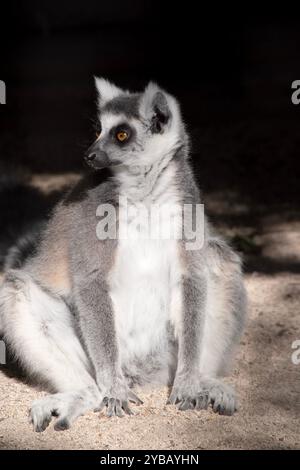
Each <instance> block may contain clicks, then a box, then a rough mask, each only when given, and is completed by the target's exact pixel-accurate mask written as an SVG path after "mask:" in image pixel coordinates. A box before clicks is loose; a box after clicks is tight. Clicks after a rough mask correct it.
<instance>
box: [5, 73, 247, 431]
mask: <svg viewBox="0 0 300 470" xmlns="http://www.w3.org/2000/svg"><path fill="white" fill-rule="evenodd" d="M98 86H99V95H100V97H101V101H100V112H102V114H101V116H102V118H103V119H105V115H110V114H113V115H115V116H116V117H117V116H118V114H119V113H121V114H122V116H123V118H124V116H126V117H127V118H128V119H130V125H131V126H134V127H135V132H136V141H135V142H134V144H128V145H129V146H128V147H127V148H126V147H122V148H121V147H120V148H119V149H118V150H116V145H115V144H111V143H107V139H108V132H109V130H107V131H106V134H105V133H104V136H103V140H102V141H101V139H99V148H100V147H105V149H104V148H101V150H103V151H104V150H105V151H106V152H107V155H108V157H109V158H110V160H112V159H114V158H116V159H117V160H118V161H121V164H118V165H117V166H115V167H114V166H113V167H112V168H110V169H109V170H103V171H101V172H94V173H90V174H88V175H87V176H86V177H84V178H83V179H82V180H81V181H80V182H79V183H78V184H77V185H76V186H75V187H74V188H73V189H72V190H71V191H70V192H69V193H68V194H67V195H66V196H65V198H64V199H63V200H62V201H61V202H60V203H59V204H58V206H57V207H56V209H55V210H54V212H53V214H52V217H51V219H50V221H49V223H48V225H47V227H46V230H45V231H44V232H43V236H42V239H41V240H40V243H39V244H38V246H37V247H35V249H34V250H33V251H32V252H31V255H30V256H29V257H28V258H27V259H26V260H25V262H24V264H23V265H22V267H21V269H19V270H8V271H7V273H6V276H5V280H4V283H3V285H2V287H1V289H0V328H1V330H2V331H3V333H4V337H5V339H6V341H7V342H8V343H9V345H10V346H11V348H12V350H13V351H14V353H15V355H16V357H17V358H18V359H19V360H20V361H22V363H23V364H24V366H25V367H26V368H27V370H28V372H29V373H31V374H32V375H33V376H35V378H36V379H37V380H39V381H40V382H42V383H44V384H45V383H46V384H47V386H48V389H50V390H51V391H52V392H54V394H53V395H49V396H48V397H44V398H42V399H40V400H38V401H36V402H34V404H33V406H32V408H31V412H30V417H31V422H32V423H33V426H34V429H35V430H36V431H43V430H44V429H45V428H46V427H47V426H48V424H49V423H50V421H51V419H52V417H53V416H54V417H57V416H58V421H57V423H56V429H57V430H62V429H67V428H68V427H69V426H70V425H71V424H72V422H73V421H74V419H76V418H77V416H79V415H80V414H82V413H84V412H86V411H87V410H88V409H98V410H100V409H102V408H106V410H107V414H108V416H112V415H116V416H122V414H123V413H126V414H132V411H131V408H130V406H129V403H130V402H132V403H135V404H136V405H139V404H141V401H140V400H139V399H138V397H136V395H135V394H134V393H133V392H132V390H131V389H130V388H131V387H132V386H134V385H135V384H139V385H143V384H145V383H153V382H161V381H164V382H165V383H168V384H169V385H171V386H172V391H171V394H170V397H169V403H171V404H178V407H179V409H180V410H186V409H189V408H195V409H199V410H200V409H206V408H207V407H208V406H211V407H212V408H213V410H214V411H215V412H218V413H220V414H228V415H229V414H232V413H233V412H234V411H235V410H236V408H237V403H236V399H235V395H234V392H233V390H232V389H231V388H230V387H229V386H228V385H225V384H224V383H223V382H222V381H221V380H220V379H219V376H220V375H221V374H222V373H223V372H224V371H225V369H226V368H228V366H229V362H230V359H231V356H232V352H233V350H234V346H235V345H236V344H237V342H238V340H239V338H240V335H241V332H242V330H243V326H244V320H245V310H246V308H245V292H244V288H243V284H242V277H241V268H240V260H239V258H238V256H237V255H236V254H235V253H234V252H233V251H232V250H231V248H230V247H229V246H228V245H227V244H226V243H225V242H224V241H223V240H222V239H220V238H219V237H217V236H216V235H215V234H214V232H213V230H212V228H211V227H210V225H209V223H208V222H207V221H206V223H205V240H204V245H203V247H202V248H201V249H197V250H195V251H187V250H185V248H184V242H185V240H182V241H180V242H178V244H177V248H176V250H177V251H178V254H179V255H178V259H177V258H176V259H175V258H174V260H173V257H171V258H170V259H169V258H166V259H167V261H166V262H168V263H170V264H169V265H167V272H169V273H170V274H169V278H170V277H171V278H172V279H173V277H174V276H175V277H174V280H173V281H172V283H173V284H170V282H171V281H170V279H169V278H167V280H166V283H167V284H166V286H167V287H166V289H169V293H168V298H170V299H172V296H173V295H174V294H173V289H175V288H176V292H177V293H180V294H181V295H182V297H181V298H182V305H181V309H179V310H178V311H179V313H178V314H177V316H176V315H175V314H174V315H173V312H172V308H174V309H175V308H177V307H178V305H177V304H176V303H175V304H174V305H173V304H172V303H170V304H167V305H165V303H164V302H165V300H164V299H165V297H164V293H165V291H164V290H162V291H161V292H159V289H160V287H161V286H160V284H159V285H158V286H157V295H156V296H153V293H151V290H148V291H147V288H148V285H147V282H146V281H145V283H144V284H143V286H144V287H145V293H143V292H141V294H143V295H144V296H147V295H150V297H151V296H152V297H151V298H149V299H147V297H145V299H144V304H145V305H147V302H148V300H149V302H152V303H153V305H154V307H153V308H156V307H155V306H157V305H160V307H159V308H161V309H162V310H161V312H162V314H161V315H160V313H159V315H158V316H157V318H158V319H159V321H160V318H163V314H166V315H167V316H166V320H161V321H164V322H165V323H162V324H161V325H157V328H158V329H157V332H158V333H157V335H154V337H153V338H154V340H155V341H154V340H153V341H154V342H153V344H150V347H149V351H147V353H145V354H144V353H140V354H136V353H134V354H133V353H132V354H131V350H130V348H133V349H134V348H135V346H136V344H135V342H136V343H137V344H138V343H139V341H140V338H139V334H144V331H143V328H140V329H138V328H139V327H138V325H139V318H136V319H135V321H134V322H133V324H132V327H131V330H130V331H129V333H128V336H126V335H125V336H124V334H125V333H124V331H123V329H124V328H123V329H122V328H121V329H120V326H119V323H118V322H120V321H121V322H122V321H123V320H122V316H121V318H120V317H119V315H120V313H118V312H117V310H116V308H117V307H116V306H117V303H116V298H115V297H114V295H115V294H114V293H113V292H114V289H119V287H118V285H119V284H118V283H120V282H121V283H122V282H126V281H127V279H126V277H127V276H126V275H125V277H124V276H121V278H120V279H119V280H118V269H119V268H118V266H119V264H118V263H120V256H121V255H120V253H121V247H122V244H121V242H120V239H118V238H117V239H116V240H109V239H107V240H99V239H98V238H97V236H96V226H97V223H98V222H99V220H98V218H97V217H96V210H97V207H98V205H99V204H106V203H109V204H113V206H114V207H115V208H116V209H118V208H119V195H120V193H121V192H122V193H124V192H125V193H126V196H127V197H128V200H129V201H131V202H132V203H133V204H136V203H137V202H140V201H144V202H146V203H148V204H149V203H150V204H155V203H156V202H157V201H162V200H164V197H165V198H167V202H168V198H169V197H171V196H172V194H175V195H176V197H177V198H178V199H179V202H180V204H184V203H187V204H190V203H192V204H198V203H200V202H201V198H200V193H199V190H198V187H197V185H196V182H195V179H194V176H193V172H192V170H191V167H190V163H189V160H188V157H189V138H188V135H187V133H186V131H185V127H184V124H183V122H182V120H181V118H180V111H179V107H178V104H177V103H176V101H175V100H174V98H172V97H170V96H169V95H168V94H166V93H165V92H164V91H163V90H160V89H158V88H157V87H156V86H155V85H153V84H150V85H149V86H148V87H147V89H146V91H145V92H144V93H143V94H139V95H138V94H133V95H129V94H128V92H127V94H126V95H125V94H124V92H122V90H119V89H118V88H116V87H114V86H111V85H110V84H109V83H108V82H107V81H103V80H101V79H99V81H98ZM106 92H107V93H108V95H109V97H110V98H107V99H106V96H105V93H106ZM119 95H120V96H119ZM157 106H160V107H161V108H163V109H161V111H163V112H164V113H165V114H166V115H168V118H167V119H164V118H163V117H162V116H161V115H158V113H157V109H156V108H157ZM123 118H122V119H123ZM157 119H158V121H155V120H157ZM154 122H155V126H154V127H153V123H154ZM174 123H176V126H175V124H174ZM158 124H159V126H158ZM172 126H173V127H172ZM174 126H175V127H174ZM155 139H160V140H155ZM164 139H166V140H164ZM155 142H159V145H156V144H155ZM169 142H170V145H169V144H168V143H169ZM149 148H150V150H151V149H153V152H152V153H151V151H149ZM160 148H165V150H164V152H163V153H159V152H160V150H159V149H160ZM151 158H152V159H153V160H152V161H151ZM149 159H150V160H149ZM170 175H171V176H170ZM168 178H171V179H170V180H168ZM124 180H125V181H126V184H125V185H124ZM166 181H167V183H166ZM170 186H171V188H170ZM168 191H170V196H169V195H168ZM149 201H150V202H149ZM165 247H166V249H168V245H165ZM136 249H137V250H138V246H137V248H136ZM151 249H153V248H151ZM177 251H176V253H177ZM137 252H138V251H137ZM142 252H143V249H142V250H141V253H142ZM15 253H17V251H15ZM163 253H164V251H163V252H162V254H163ZM154 255H155V256H154V261H155V260H156V259H160V258H159V257H160V255H158V257H157V258H156V254H155V252H154ZM10 258H11V255H10ZM127 263H128V267H129V268H131V271H130V272H129V274H128V278H130V277H129V276H130V275H132V276H134V275H135V272H134V269H135V266H138V265H139V260H138V259H136V258H135V257H134V255H133V257H132V258H129V259H128V261H127ZM176 263H179V264H180V266H182V267H183V271H182V273H181V274H180V277H179V278H178V279H177V278H176V275H177V274H178V272H181V271H178V269H179V268H178V267H176V266H177V265H176ZM179 264H178V266H179ZM11 265H12V266H14V267H15V266H16V260H15V258H14V262H13V263H11V262H9V263H7V267H8V268H10V267H11ZM175 265H176V266H175ZM121 266H122V263H121ZM147 269H148V267H147ZM156 269H157V271H155V272H154V273H152V272H150V274H151V276H152V275H154V277H153V278H151V279H152V281H151V282H155V275H156V274H157V275H158V274H160V273H163V272H164V266H163V265H162V266H158V267H157V268H156ZM180 269H181V268H180ZM183 272H184V274H183ZM147 273H148V271H147ZM150 274H149V275H150ZM172 276H173V277H172ZM136 279H137V281H140V280H141V281H142V279H141V277H140V276H139V275H138V276H137V278H136ZM114 285H116V286H117V287H113V286H114ZM124 285H125V286H126V284H124ZM153 286H155V284H153ZM127 287H128V288H127ZM127 287H126V288H125V292H126V295H128V296H129V300H130V295H136V292H138V294H139V291H138V289H135V285H130V284H128V286H127ZM163 288H165V287H164V286H163ZM126 289H127V290H126ZM153 289H154V287H153ZM117 292H118V291H117ZM131 292H132V294H131ZM159 295H161V297H159ZM158 299H160V300H159V302H158ZM136 300H137V299H136ZM170 302H171V301H170ZM172 305H173V306H172ZM122 307H123V306H122ZM126 313H127V312H124V315H126ZM152 314H153V315H154V318H155V315H157V312H155V311H152V312H151V315H152ZM149 315H150V314H149ZM149 315H148V317H147V316H145V321H146V320H147V321H150V325H151V318H149ZM172 315H173V316H172ZM125 318H126V317H125ZM120 324H121V323H120ZM125 327H126V324H125ZM159 328H160V329H159ZM146 331H147V330H146ZM161 332H163V334H161ZM149 334H150V330H149ZM159 335H161V336H159ZM157 337H159V338H160V339H159V340H158V339H157ZM133 339H134V340H133ZM126 341H128V343H127V342H126ZM147 341H148V339H147ZM149 341H150V340H149ZM151 341H152V340H151ZM124 342H125V343H124ZM130 345H131V346H130ZM141 345H142V346H143V342H142V343H141ZM51 351H52V353H51ZM61 351H62V352H61Z"/></svg>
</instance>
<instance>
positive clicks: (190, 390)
mask: <svg viewBox="0 0 300 470" xmlns="http://www.w3.org/2000/svg"><path fill="white" fill-rule="evenodd" d="M206 297H207V281H206V278H205V276H204V275H201V274H196V273H193V274H189V275H185V276H183V279H182V309H181V320H180V325H179V328H178V365H177V371H176V376H175V380H174V384H173V388H172V393H171V395H170V397H169V400H168V403H171V404H175V403H179V409H182V410H185V409H188V408H194V406H195V404H191V403H190V401H191V400H193V399H194V398H195V399H196V394H197V392H198V389H197V384H198V382H199V378H200V347H201V336H202V328H203V319H204V310H205V305H206Z"/></svg>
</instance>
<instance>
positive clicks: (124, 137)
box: [116, 131, 128, 142]
mask: <svg viewBox="0 0 300 470" xmlns="http://www.w3.org/2000/svg"><path fill="white" fill-rule="evenodd" d="M116 137H117V139H118V141H119V142H124V141H125V140H127V139H128V134H127V132H125V131H119V132H117V136H116Z"/></svg>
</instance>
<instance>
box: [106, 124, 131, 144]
mask: <svg viewBox="0 0 300 470" xmlns="http://www.w3.org/2000/svg"><path fill="white" fill-rule="evenodd" d="M122 132H125V133H126V134H127V139H126V140H124V142H120V141H119V140H118V139H117V134H119V133H122ZM110 136H111V138H112V140H113V141H114V142H115V143H117V144H118V145H126V144H128V143H129V142H131V141H132V139H133V138H134V136H135V129H133V128H132V127H131V126H129V125H128V124H127V123H124V124H119V125H118V126H115V127H112V128H111V130H110Z"/></svg>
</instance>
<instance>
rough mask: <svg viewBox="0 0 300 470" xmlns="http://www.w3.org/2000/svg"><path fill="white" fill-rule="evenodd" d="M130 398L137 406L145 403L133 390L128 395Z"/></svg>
mask: <svg viewBox="0 0 300 470" xmlns="http://www.w3.org/2000/svg"><path fill="white" fill-rule="evenodd" d="M128 398H129V401H131V402H132V403H135V405H138V406H139V405H143V403H144V402H143V401H142V400H141V399H140V398H139V397H138V396H137V395H136V394H135V393H133V392H132V391H131V390H130V391H129V393H128Z"/></svg>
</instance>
